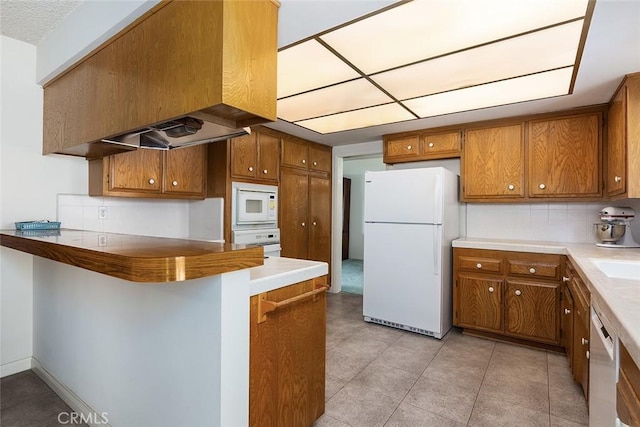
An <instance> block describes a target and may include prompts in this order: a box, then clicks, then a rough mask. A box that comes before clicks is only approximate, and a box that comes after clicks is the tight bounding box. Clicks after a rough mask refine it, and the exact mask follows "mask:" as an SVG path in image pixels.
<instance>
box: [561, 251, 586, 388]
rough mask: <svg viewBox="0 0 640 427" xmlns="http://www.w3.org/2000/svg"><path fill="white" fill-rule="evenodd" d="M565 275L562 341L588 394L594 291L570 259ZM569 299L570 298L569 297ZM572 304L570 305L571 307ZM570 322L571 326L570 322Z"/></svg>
mask: <svg viewBox="0 0 640 427" xmlns="http://www.w3.org/2000/svg"><path fill="white" fill-rule="evenodd" d="M565 275H566V277H564V278H563V282H564V289H563V291H562V294H563V302H562V304H563V307H564V308H566V309H569V310H570V311H569V312H568V313H567V312H566V311H563V314H562V315H563V316H566V317H567V319H565V320H564V321H563V324H564V325H565V327H564V328H563V330H562V334H563V335H562V342H563V344H564V347H565V349H566V352H567V357H568V359H569V364H570V365H571V371H572V373H573V379H574V380H575V381H576V382H577V383H578V384H580V386H581V387H582V391H583V393H584V395H585V397H588V395H589V340H590V333H591V328H590V325H591V319H590V315H591V312H590V304H591V302H590V301H591V294H590V293H589V290H588V289H587V286H586V284H585V282H584V281H583V280H582V278H581V277H580V275H579V274H578V272H577V271H576V269H575V267H574V266H573V264H572V262H571V260H567V262H566V268H565ZM566 299H570V301H567V300H566ZM569 304H570V305H571V308H569ZM569 322H571V326H570V327H569V326H568V323H569Z"/></svg>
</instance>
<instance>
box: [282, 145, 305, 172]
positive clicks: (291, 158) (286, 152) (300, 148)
mask: <svg viewBox="0 0 640 427" xmlns="http://www.w3.org/2000/svg"><path fill="white" fill-rule="evenodd" d="M281 164H282V166H290V167H294V168H301V169H305V170H306V169H308V168H309V144H308V143H307V142H305V141H301V140H297V139H293V138H286V139H285V138H283V139H282V162H281Z"/></svg>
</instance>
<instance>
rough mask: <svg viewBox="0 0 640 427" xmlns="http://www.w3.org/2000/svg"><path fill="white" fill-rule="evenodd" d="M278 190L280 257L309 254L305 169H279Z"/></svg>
mask: <svg viewBox="0 0 640 427" xmlns="http://www.w3.org/2000/svg"><path fill="white" fill-rule="evenodd" d="M279 190H280V191H279V192H278V200H279V206H278V210H279V211H280V220H279V224H280V246H281V247H282V256H283V257H288V258H303V259H307V258H308V256H309V245H308V242H309V211H308V207H309V201H308V200H309V197H308V194H309V178H308V176H307V172H306V171H302V170H297V169H290V168H281V169H280V187H279Z"/></svg>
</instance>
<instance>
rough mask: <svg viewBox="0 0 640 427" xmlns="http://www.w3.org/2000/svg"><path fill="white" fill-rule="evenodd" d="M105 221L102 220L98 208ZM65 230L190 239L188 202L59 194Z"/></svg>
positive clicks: (59, 213)
mask: <svg viewBox="0 0 640 427" xmlns="http://www.w3.org/2000/svg"><path fill="white" fill-rule="evenodd" d="M100 207H103V208H106V214H107V215H106V218H105V219H100V218H99V215H98V213H99V208H100ZM58 221H61V222H62V227H64V228H72V229H80V230H90V231H102V232H107V233H126V234H137V235H145V236H156V237H174V238H187V237H188V236H189V202H188V201H184V200H175V201H174V200H154V199H133V198H132V199H127V198H113V197H89V196H86V195H77V194H58Z"/></svg>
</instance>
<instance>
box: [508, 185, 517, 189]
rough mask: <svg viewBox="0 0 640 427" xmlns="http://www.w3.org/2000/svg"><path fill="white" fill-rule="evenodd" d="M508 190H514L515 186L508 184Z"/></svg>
mask: <svg viewBox="0 0 640 427" xmlns="http://www.w3.org/2000/svg"><path fill="white" fill-rule="evenodd" d="M507 188H508V189H509V190H515V189H516V186H515V185H513V184H509V186H508V187H507Z"/></svg>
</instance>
